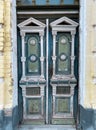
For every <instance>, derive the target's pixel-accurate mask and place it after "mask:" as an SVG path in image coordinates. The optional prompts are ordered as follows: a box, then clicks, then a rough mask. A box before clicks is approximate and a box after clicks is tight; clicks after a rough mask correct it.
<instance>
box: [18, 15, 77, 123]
mask: <svg viewBox="0 0 96 130" xmlns="http://www.w3.org/2000/svg"><path fill="white" fill-rule="evenodd" d="M30 25H31V26H30ZM77 25H78V24H77V23H76V22H74V21H73V20H71V19H69V18H67V17H62V18H60V19H57V20H55V21H54V22H52V23H49V21H48V19H47V20H46V24H44V23H42V22H40V21H38V20H36V19H34V18H29V19H28V20H25V21H24V22H22V23H20V24H19V25H18V27H19V28H20V34H21V44H22V50H21V51H22V55H21V62H22V67H21V68H22V76H21V80H20V82H19V83H20V87H21V88H22V95H23V119H24V121H25V122H31V123H33V124H45V123H46V124H74V117H73V96H74V87H75V85H76V79H75V76H74V60H75V56H74V40H75V33H76V27H77Z"/></svg>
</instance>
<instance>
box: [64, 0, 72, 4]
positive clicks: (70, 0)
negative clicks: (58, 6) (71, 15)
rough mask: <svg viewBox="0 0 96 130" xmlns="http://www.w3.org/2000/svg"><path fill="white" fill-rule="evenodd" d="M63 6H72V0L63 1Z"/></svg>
mask: <svg viewBox="0 0 96 130" xmlns="http://www.w3.org/2000/svg"><path fill="white" fill-rule="evenodd" d="M64 4H68V5H71V4H74V0H64Z"/></svg>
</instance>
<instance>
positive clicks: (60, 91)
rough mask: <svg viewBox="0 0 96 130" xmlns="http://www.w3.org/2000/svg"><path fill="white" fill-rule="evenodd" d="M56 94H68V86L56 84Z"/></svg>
mask: <svg viewBox="0 0 96 130" xmlns="http://www.w3.org/2000/svg"><path fill="white" fill-rule="evenodd" d="M56 94H70V86H57V87H56Z"/></svg>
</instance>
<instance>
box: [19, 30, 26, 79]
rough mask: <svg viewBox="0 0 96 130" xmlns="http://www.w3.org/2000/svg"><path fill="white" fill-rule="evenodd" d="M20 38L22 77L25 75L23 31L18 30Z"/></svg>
mask: <svg viewBox="0 0 96 130" xmlns="http://www.w3.org/2000/svg"><path fill="white" fill-rule="evenodd" d="M20 35H21V38H22V57H21V62H22V77H25V61H26V58H25V32H23V31H21V32H20Z"/></svg>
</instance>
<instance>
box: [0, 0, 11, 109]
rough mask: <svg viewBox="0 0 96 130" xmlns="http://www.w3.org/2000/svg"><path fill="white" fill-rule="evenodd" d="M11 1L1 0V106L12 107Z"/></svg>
mask: <svg viewBox="0 0 96 130" xmlns="http://www.w3.org/2000/svg"><path fill="white" fill-rule="evenodd" d="M11 51H12V48H11V3H10V0H5V1H2V0H0V90H1V91H0V106H2V107H3V108H12V66H11V64H12V63H11Z"/></svg>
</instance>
